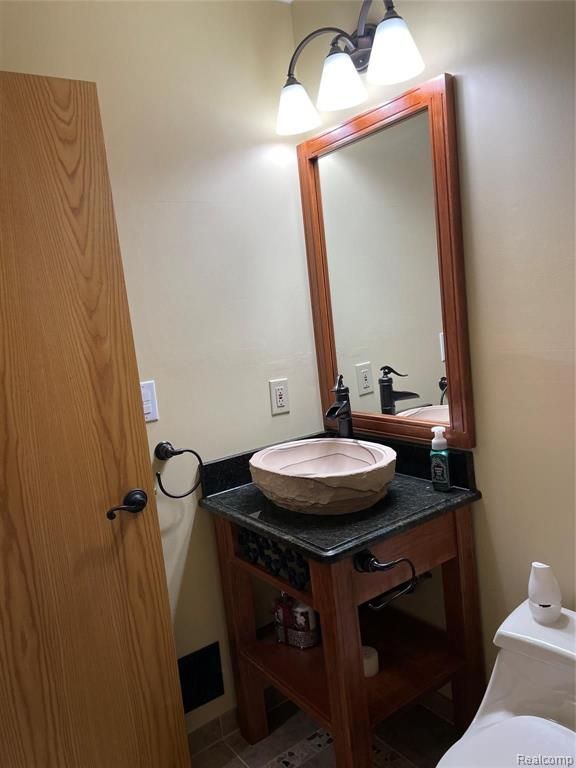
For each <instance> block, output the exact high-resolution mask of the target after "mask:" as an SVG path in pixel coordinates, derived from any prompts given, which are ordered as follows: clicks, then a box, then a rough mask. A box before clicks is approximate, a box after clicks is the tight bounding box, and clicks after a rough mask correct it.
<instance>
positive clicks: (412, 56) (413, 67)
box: [367, 17, 424, 85]
mask: <svg viewBox="0 0 576 768" xmlns="http://www.w3.org/2000/svg"><path fill="white" fill-rule="evenodd" d="M423 69H424V61H423V60H422V56H420V52H419V51H418V48H417V47H416V43H415V42H414V40H413V38H412V35H411V34H410V30H409V29H408V25H407V24H406V22H405V21H404V19H401V18H399V17H393V18H391V19H383V21H381V22H380V24H378V27H377V28H376V34H375V35H374V42H373V44H372V52H371V54H370V61H369V62H368V75H367V76H368V80H369V81H370V82H371V83H374V84H376V85H390V84H392V83H401V82H403V81H404V80H410V78H411V77H416V75H418V74H419V73H420V72H422V70H423Z"/></svg>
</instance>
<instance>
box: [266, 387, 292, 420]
mask: <svg viewBox="0 0 576 768" xmlns="http://www.w3.org/2000/svg"><path fill="white" fill-rule="evenodd" d="M268 386H269V387H270V405H271V407H272V416H278V414H280V413H290V398H289V396H288V379H270V381H269V382H268Z"/></svg>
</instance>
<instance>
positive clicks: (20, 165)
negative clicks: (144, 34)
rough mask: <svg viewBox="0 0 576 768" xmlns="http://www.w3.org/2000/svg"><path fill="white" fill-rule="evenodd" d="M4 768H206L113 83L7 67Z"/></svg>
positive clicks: (0, 503) (2, 167) (2, 88)
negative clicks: (190, 715) (178, 606)
mask: <svg viewBox="0 0 576 768" xmlns="http://www.w3.org/2000/svg"><path fill="white" fill-rule="evenodd" d="M138 487H140V488H144V489H145V490H146V491H147V493H148V496H149V502H148V506H147V508H146V509H145V510H144V511H143V512H141V513H140V514H134V515H133V514H129V513H126V512H122V513H120V514H119V515H118V517H117V518H116V519H115V520H109V519H107V517H106V511H107V510H108V509H109V508H110V507H113V506H114V505H116V504H120V503H121V501H122V498H123V496H124V494H125V493H126V492H127V491H128V490H130V489H132V488H138ZM0 765H1V766H2V768H68V767H70V768H132V767H134V768H135V767H136V766H138V768H172V767H178V768H180V767H181V766H188V765H189V762H188V754H187V749H186V739H185V732H184V717H183V711H182V704H181V700H180V694H179V689H178V680H177V670H176V657H175V650H174V643H173V637H172V629H171V621H170V614H169V606H168V595H167V589H166V581H165V573H164V565H163V560H162V551H161V543H160V531H159V526H158V520H157V515H156V508H155V504H154V489H153V485H152V481H151V471H150V461H149V457H148V447H147V441H146V433H145V426H144V421H143V417H142V406H141V402H140V391H139V385H138V372H137V368H136V359H135V355H134V347H133V341H132V332H131V328H130V319H129V314H128V304H127V300H126V292H125V288H124V278H123V274H122V264H121V258H120V250H119V245H118V237H117V233H116V224H115V219H114V212H113V207H112V196H111V192H110V183H109V179H108V172H107V167H106V155H105V149H104V141H103V136H102V129H101V125H100V116H99V112H98V101H97V96H96V87H95V85H94V84H93V83H85V82H76V81H68V80H60V79H55V78H47V77H33V76H29V75H20V74H14V73H7V72H4V73H0Z"/></svg>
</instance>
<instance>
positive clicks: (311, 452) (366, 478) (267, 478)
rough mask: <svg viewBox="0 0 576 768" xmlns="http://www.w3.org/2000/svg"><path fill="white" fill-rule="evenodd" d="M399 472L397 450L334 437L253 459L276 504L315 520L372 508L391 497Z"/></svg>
mask: <svg viewBox="0 0 576 768" xmlns="http://www.w3.org/2000/svg"><path fill="white" fill-rule="evenodd" d="M395 468H396V452H395V451H393V450H392V448H388V447H387V446H384V445H379V444H377V443H370V442H366V441H364V440H348V439H345V438H330V437H326V438H319V439H316V440H297V441H295V442H292V443H282V444H280V445H274V446H271V447H270V448H265V449H264V450H262V451H258V453H255V454H254V455H253V456H252V458H251V459H250V472H251V474H252V480H253V481H254V484H255V485H256V486H257V487H258V488H259V489H260V490H261V491H262V493H263V494H264V495H265V496H266V497H267V498H268V499H270V501H272V502H274V504H277V505H278V506H279V507H283V508H284V509H289V510H291V511H293V512H301V513H304V514H312V515H344V514H349V513H351V512H360V511H361V510H363V509H368V508H369V507H371V506H373V505H374V504H376V502H378V501H380V499H382V498H384V496H385V495H386V493H387V491H388V486H389V485H390V483H391V482H392V479H393V478H394V472H395Z"/></svg>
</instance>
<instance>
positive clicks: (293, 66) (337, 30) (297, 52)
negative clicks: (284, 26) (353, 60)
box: [288, 0, 372, 80]
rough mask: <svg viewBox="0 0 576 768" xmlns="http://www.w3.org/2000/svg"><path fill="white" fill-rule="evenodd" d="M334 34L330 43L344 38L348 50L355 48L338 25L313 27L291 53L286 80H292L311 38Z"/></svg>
mask: <svg viewBox="0 0 576 768" xmlns="http://www.w3.org/2000/svg"><path fill="white" fill-rule="evenodd" d="M366 1H367V2H372V0H366ZM329 33H330V34H334V33H336V37H335V38H334V40H333V41H332V45H335V44H336V43H337V42H338V41H339V40H341V39H342V40H344V43H345V44H346V45H347V47H349V48H350V50H355V48H356V46H355V45H354V40H353V39H352V36H351V35H349V34H348V32H345V31H344V30H343V29H340V27H320V28H319V29H315V30H314V32H310V34H309V35H306V37H305V38H304V39H303V40H301V41H300V42H299V43H298V45H297V46H296V50H295V51H294V53H293V54H292V58H291V59H290V64H289V65H288V80H293V79H295V78H294V71H295V69H296V62H297V61H298V59H299V58H300V54H301V53H302V51H303V50H304V48H306V46H307V45H308V43H310V42H311V41H312V40H314V39H315V38H317V37H320V35H327V34H329Z"/></svg>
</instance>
